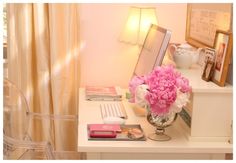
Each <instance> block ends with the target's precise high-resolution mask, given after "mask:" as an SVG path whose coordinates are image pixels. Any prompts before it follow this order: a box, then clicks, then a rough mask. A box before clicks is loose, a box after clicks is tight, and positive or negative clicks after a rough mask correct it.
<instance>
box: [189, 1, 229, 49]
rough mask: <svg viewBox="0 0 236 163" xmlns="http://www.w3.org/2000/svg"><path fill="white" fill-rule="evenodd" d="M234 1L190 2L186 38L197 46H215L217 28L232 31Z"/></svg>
mask: <svg viewBox="0 0 236 163" xmlns="http://www.w3.org/2000/svg"><path fill="white" fill-rule="evenodd" d="M232 18H233V4H232V3H188V4H187V20H186V32H185V40H186V41H187V42H188V43H189V44H190V45H192V46H195V47H201V48H204V47H210V48H213V47H214V39H215V33H216V30H217V29H220V30H224V31H229V32H231V31H232V22H233V21H232Z"/></svg>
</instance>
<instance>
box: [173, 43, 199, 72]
mask: <svg viewBox="0 0 236 163" xmlns="http://www.w3.org/2000/svg"><path fill="white" fill-rule="evenodd" d="M202 50H203V49H202V48H198V49H196V48H194V47H192V46H191V45H189V44H186V43H184V44H180V45H178V46H177V45H175V44H173V45H171V46H170V52H171V53H172V55H173V58H174V61H175V63H176V65H177V67H178V68H183V69H188V68H190V67H191V65H192V64H194V63H197V62H198V59H199V54H200V52H201V51H202Z"/></svg>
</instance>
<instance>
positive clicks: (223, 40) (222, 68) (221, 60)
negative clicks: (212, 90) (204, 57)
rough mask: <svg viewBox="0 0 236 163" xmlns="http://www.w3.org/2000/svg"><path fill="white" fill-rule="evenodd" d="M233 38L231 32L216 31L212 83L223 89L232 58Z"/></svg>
mask: <svg viewBox="0 0 236 163" xmlns="http://www.w3.org/2000/svg"><path fill="white" fill-rule="evenodd" d="M232 37H233V36H232V33H231V32H226V31H222V30H217V31H216V36H215V41H214V48H215V50H216V58H215V66H214V74H213V77H212V81H213V82H214V83H216V84H217V85H219V86H221V87H223V86H225V81H226V78H227V74H228V69H229V64H230V62H231V58H232V44H233V40H232V39H233V38H232Z"/></svg>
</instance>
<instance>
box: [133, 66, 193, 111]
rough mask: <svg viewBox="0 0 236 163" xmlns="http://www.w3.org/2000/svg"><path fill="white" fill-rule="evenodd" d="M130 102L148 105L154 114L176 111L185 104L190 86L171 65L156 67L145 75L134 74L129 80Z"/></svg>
mask: <svg viewBox="0 0 236 163" xmlns="http://www.w3.org/2000/svg"><path fill="white" fill-rule="evenodd" d="M129 90H130V93H131V99H130V102H135V103H137V104H139V105H142V106H149V107H148V108H149V109H150V111H151V113H152V114H154V115H164V114H167V113H169V112H171V111H173V112H175V113H178V112H180V111H181V110H182V107H183V106H184V105H186V104H187V102H188V101H189V97H190V91H191V87H190V85H189V81H188V79H186V78H184V77H183V76H181V74H180V73H179V72H177V71H176V70H175V69H174V67H173V66H162V67H156V68H155V69H154V70H153V71H152V72H151V73H149V74H147V75H145V76H134V77H133V78H132V79H131V80H130V82H129Z"/></svg>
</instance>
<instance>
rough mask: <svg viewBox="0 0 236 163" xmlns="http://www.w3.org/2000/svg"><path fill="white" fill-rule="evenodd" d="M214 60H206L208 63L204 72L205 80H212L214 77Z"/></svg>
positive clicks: (203, 77)
mask: <svg viewBox="0 0 236 163" xmlns="http://www.w3.org/2000/svg"><path fill="white" fill-rule="evenodd" d="M214 64H215V63H214V61H211V60H210V59H208V60H207V61H206V64H205V66H204V70H203V73H202V79H203V80H205V81H207V82H208V81H210V80H211V78H212V75H213V73H214Z"/></svg>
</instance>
